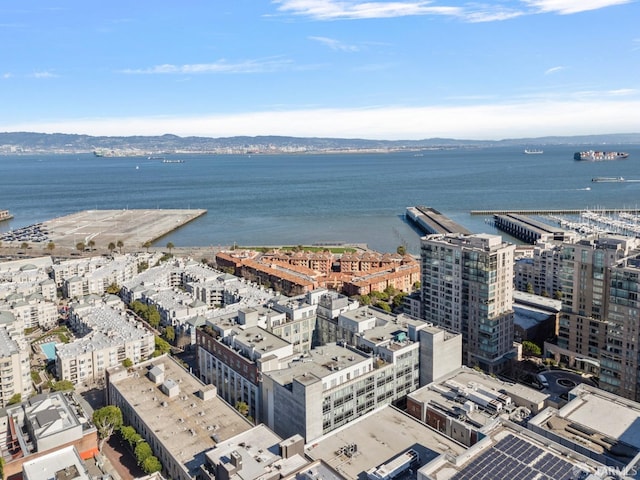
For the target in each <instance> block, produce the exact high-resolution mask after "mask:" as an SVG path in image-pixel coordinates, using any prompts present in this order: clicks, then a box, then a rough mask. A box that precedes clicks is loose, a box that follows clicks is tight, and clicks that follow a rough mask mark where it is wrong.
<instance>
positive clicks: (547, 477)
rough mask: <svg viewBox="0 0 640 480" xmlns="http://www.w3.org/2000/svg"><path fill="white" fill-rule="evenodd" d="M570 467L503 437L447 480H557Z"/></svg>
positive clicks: (522, 442)
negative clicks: (506, 479) (504, 479)
mask: <svg viewBox="0 0 640 480" xmlns="http://www.w3.org/2000/svg"><path fill="white" fill-rule="evenodd" d="M573 467H574V466H573V464H571V463H570V462H567V461H566V460H564V459H562V458H560V457H557V456H555V455H552V454H551V453H549V452H546V451H545V450H543V449H542V448H540V447H537V446H536V445H533V444H531V443H529V442H527V441H526V440H523V439H520V438H518V437H515V436H514V435H507V436H506V437H504V438H503V439H501V440H500V441H499V442H498V443H496V444H495V445H494V446H493V448H489V449H487V450H485V451H484V452H482V453H481V454H480V455H479V456H478V457H476V458H475V459H474V460H472V461H471V462H469V463H468V464H467V465H466V466H465V467H463V468H462V469H461V470H459V471H458V472H457V473H456V474H455V475H454V476H453V477H451V480H493V479H503V478H508V479H513V480H534V479H535V480H560V479H567V480H568V479H569V478H571V473H572V470H573Z"/></svg>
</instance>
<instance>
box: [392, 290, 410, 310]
mask: <svg viewBox="0 0 640 480" xmlns="http://www.w3.org/2000/svg"><path fill="white" fill-rule="evenodd" d="M406 296H407V294H406V293H405V292H400V293H396V294H395V295H394V296H393V300H392V303H393V306H394V307H395V308H400V307H401V306H402V304H403V303H404V297H406Z"/></svg>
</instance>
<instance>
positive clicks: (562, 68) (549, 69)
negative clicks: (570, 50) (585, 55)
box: [544, 66, 566, 75]
mask: <svg viewBox="0 0 640 480" xmlns="http://www.w3.org/2000/svg"><path fill="white" fill-rule="evenodd" d="M565 68H566V67H563V66H557V67H551V68H548V69H547V70H545V72H544V74H545V75H551V74H552V73H556V72H559V71H560V70H564V69H565Z"/></svg>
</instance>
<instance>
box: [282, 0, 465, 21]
mask: <svg viewBox="0 0 640 480" xmlns="http://www.w3.org/2000/svg"><path fill="white" fill-rule="evenodd" d="M275 3H277V4H279V5H280V6H279V7H278V10H279V11H281V12H285V13H292V14H294V15H300V16H306V17H312V18H315V19H317V20H343V19H364V18H392V17H405V16H410V15H457V14H459V13H460V9H459V8H458V7H434V6H431V3H432V2H430V1H406V2H373V1H368V2H362V1H349V0H347V1H337V0H275Z"/></svg>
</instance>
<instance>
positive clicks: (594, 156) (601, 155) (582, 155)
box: [573, 150, 629, 162]
mask: <svg viewBox="0 0 640 480" xmlns="http://www.w3.org/2000/svg"><path fill="white" fill-rule="evenodd" d="M628 156H629V154H628V153H626V152H599V151H597V150H587V151H586V152H576V153H574V154H573V158H574V160H581V161H587V162H604V161H608V160H622V159H624V158H627V157H628Z"/></svg>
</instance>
